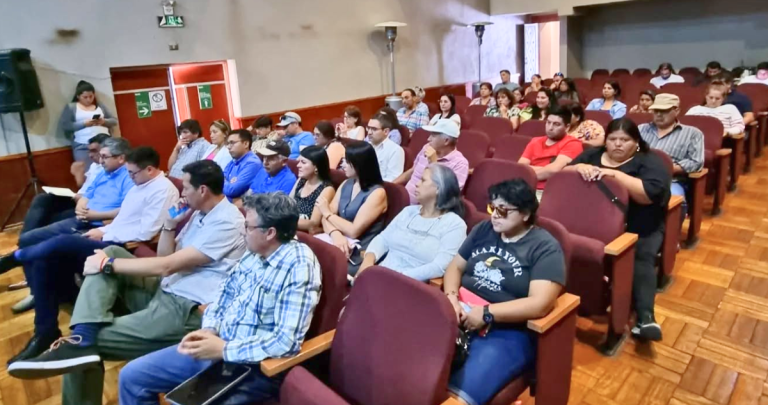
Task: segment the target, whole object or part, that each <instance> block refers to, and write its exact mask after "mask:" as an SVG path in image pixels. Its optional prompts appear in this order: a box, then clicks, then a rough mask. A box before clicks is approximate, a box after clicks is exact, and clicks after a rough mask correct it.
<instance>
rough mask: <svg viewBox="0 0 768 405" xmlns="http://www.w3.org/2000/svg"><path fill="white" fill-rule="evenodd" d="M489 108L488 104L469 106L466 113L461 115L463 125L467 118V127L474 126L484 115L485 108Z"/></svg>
mask: <svg viewBox="0 0 768 405" xmlns="http://www.w3.org/2000/svg"><path fill="white" fill-rule="evenodd" d="M487 109H488V106H487V105H471V106H469V107H467V110H466V111H465V112H464V115H462V116H461V123H462V125H461V126H462V127H463V126H464V121H465V120H466V121H467V128H472V126H473V125H475V122H476V121H477V120H479V119H480V118H482V117H483V115H484V114H485V110H487Z"/></svg>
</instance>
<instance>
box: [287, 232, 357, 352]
mask: <svg viewBox="0 0 768 405" xmlns="http://www.w3.org/2000/svg"><path fill="white" fill-rule="evenodd" d="M296 236H297V237H298V239H299V241H300V242H302V243H304V244H306V245H307V246H309V248H310V249H312V252H313V253H314V254H315V256H317V261H318V263H319V264H320V272H321V277H322V294H320V302H318V304H317V307H316V308H315V312H314V314H313V315H312V323H311V324H310V326H309V330H308V331H307V339H310V338H313V337H315V336H317V335H320V334H322V333H325V332H328V331H330V330H333V329H335V328H336V323H337V322H338V319H339V314H340V313H341V309H342V308H344V297H346V296H347V258H346V257H344V254H343V253H341V250H339V249H338V248H337V247H336V246H333V245H331V244H329V243H326V242H323V241H322V240H320V239H317V238H315V237H314V236H311V235H309V234H306V233H304V232H298V233H297V234H296Z"/></svg>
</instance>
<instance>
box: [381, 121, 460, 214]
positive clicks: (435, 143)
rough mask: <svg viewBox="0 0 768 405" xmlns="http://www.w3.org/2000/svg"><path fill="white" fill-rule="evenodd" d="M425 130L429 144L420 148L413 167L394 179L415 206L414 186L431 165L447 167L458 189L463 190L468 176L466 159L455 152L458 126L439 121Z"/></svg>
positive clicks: (449, 122)
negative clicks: (401, 185) (452, 174)
mask: <svg viewBox="0 0 768 405" xmlns="http://www.w3.org/2000/svg"><path fill="white" fill-rule="evenodd" d="M422 128H424V129H425V130H427V131H429V132H430V135H429V142H428V143H427V144H426V145H424V147H423V148H421V151H419V154H418V155H417V156H416V159H415V160H414V162H413V167H412V168H410V169H408V170H407V171H406V172H404V173H403V174H401V175H400V176H399V177H398V178H396V179H395V181H394V182H393V183H395V184H405V188H406V190H408V195H410V196H411V204H416V203H417V202H416V185H417V184H419V182H420V181H421V175H422V174H423V173H424V169H426V168H427V166H428V165H430V164H432V163H435V162H437V163H440V164H442V165H444V166H447V167H449V168H450V169H451V170H453V172H454V173H455V174H456V178H457V179H458V180H459V187H461V188H462V189H463V188H464V183H465V182H466V181H467V176H468V175H469V162H467V158H465V157H464V155H462V154H461V152H459V151H458V150H456V143H457V142H458V141H459V126H458V125H456V122H454V121H453V120H449V119H441V120H439V121H437V124H435V125H426V126H424V127H422Z"/></svg>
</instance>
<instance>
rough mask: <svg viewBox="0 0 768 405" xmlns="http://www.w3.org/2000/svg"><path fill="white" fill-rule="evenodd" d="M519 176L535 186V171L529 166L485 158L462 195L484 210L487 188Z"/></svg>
mask: <svg viewBox="0 0 768 405" xmlns="http://www.w3.org/2000/svg"><path fill="white" fill-rule="evenodd" d="M515 178H521V179H523V180H525V182H526V183H528V185H529V186H531V188H534V189H535V188H536V182H537V180H536V173H535V172H534V171H533V169H531V167H530V166H527V165H521V164H519V163H516V162H510V161H507V160H500V159H485V160H483V161H482V162H480V164H479V165H477V167H475V170H474V171H473V172H472V175H471V176H469V178H468V179H467V184H466V185H465V186H464V195H465V196H466V197H467V199H468V200H469V201H471V202H472V204H474V205H475V207H477V209H478V210H482V212H485V207H486V206H487V205H488V202H489V201H488V189H489V188H490V187H491V186H492V185H494V184H497V183H501V182H502V181H505V180H511V179H515Z"/></svg>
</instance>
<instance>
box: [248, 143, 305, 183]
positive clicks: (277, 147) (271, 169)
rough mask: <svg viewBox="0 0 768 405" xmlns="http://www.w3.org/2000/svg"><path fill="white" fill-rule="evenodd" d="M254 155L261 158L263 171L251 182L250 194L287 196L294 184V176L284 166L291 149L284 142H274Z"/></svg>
mask: <svg viewBox="0 0 768 405" xmlns="http://www.w3.org/2000/svg"><path fill="white" fill-rule="evenodd" d="M256 153H257V154H259V155H261V156H262V160H263V163H264V170H261V171H260V172H259V173H258V174H257V175H256V177H254V179H253V182H251V192H252V193H254V194H259V193H271V192H273V191H282V192H284V193H285V194H289V193H290V192H291V189H293V185H294V183H296V175H294V174H293V172H292V171H291V169H290V168H289V167H288V166H286V164H285V163H286V160H288V156H290V155H291V147H290V146H289V145H288V144H287V143H286V142H285V141H282V140H274V141H269V142H268V143H267V145H266V147H264V148H261V149H258V150H256Z"/></svg>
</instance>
